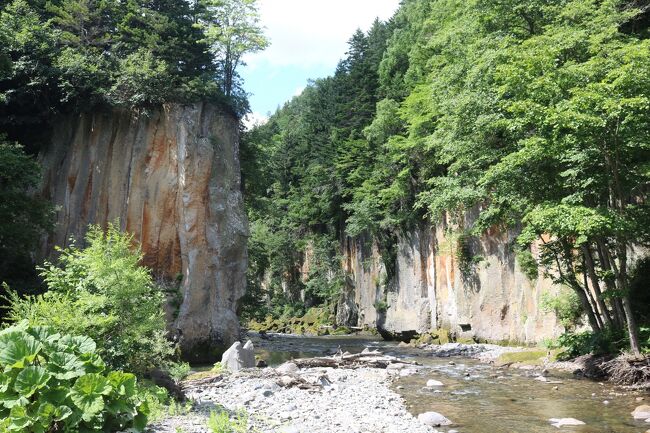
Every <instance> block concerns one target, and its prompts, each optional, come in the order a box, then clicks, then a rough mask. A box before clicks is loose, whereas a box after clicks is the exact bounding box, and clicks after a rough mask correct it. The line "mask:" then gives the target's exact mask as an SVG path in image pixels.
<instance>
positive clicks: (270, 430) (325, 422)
mask: <svg viewBox="0 0 650 433" xmlns="http://www.w3.org/2000/svg"><path fill="white" fill-rule="evenodd" d="M411 369H412V368H411V367H409V368H408V370H411ZM405 373H406V374H408V373H409V371H403V370H401V369H385V370H384V369H373V368H358V369H332V368H307V369H301V370H299V371H297V372H294V373H287V372H283V371H278V370H276V369H273V368H265V369H257V370H245V371H241V372H237V373H232V374H228V375H224V376H223V377H221V378H220V379H219V380H218V381H216V382H214V383H211V384H205V383H204V384H200V385H198V384H197V385H196V386H193V385H192V384H189V386H188V388H187V390H186V391H187V394H188V397H189V398H190V399H192V400H194V401H195V405H194V409H193V410H192V411H191V412H190V413H189V414H187V415H184V416H177V417H172V418H168V419H166V420H164V421H162V422H160V423H157V424H155V425H153V426H152V427H151V430H150V431H151V432H156V433H177V432H181V431H182V432H183V433H203V432H209V429H208V428H207V426H206V422H207V419H208V418H209V416H210V412H211V411H215V410H220V409H225V410H228V411H229V412H231V413H236V412H237V411H240V410H242V409H243V410H245V411H246V412H247V413H248V414H249V431H253V432H259V433H404V432H409V433H435V432H436V430H435V429H434V428H432V427H429V426H427V425H424V424H422V423H421V422H420V421H418V420H417V419H416V418H415V417H413V416H412V415H411V414H410V413H409V412H408V411H407V410H406V407H405V403H404V400H403V399H402V398H401V397H400V396H399V395H398V394H396V393H395V392H393V391H392V390H391V389H390V383H391V382H392V380H393V379H394V378H396V377H399V375H400V374H405ZM291 382H299V383H298V385H299V386H293V385H292V386H286V384H287V383H291Z"/></svg>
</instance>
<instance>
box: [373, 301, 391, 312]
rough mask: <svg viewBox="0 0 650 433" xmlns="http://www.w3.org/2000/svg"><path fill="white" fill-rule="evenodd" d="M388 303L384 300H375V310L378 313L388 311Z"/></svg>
mask: <svg viewBox="0 0 650 433" xmlns="http://www.w3.org/2000/svg"><path fill="white" fill-rule="evenodd" d="M388 308H389V305H388V302H386V301H383V300H381V301H377V302H375V310H377V312H378V313H385V312H386V311H388Z"/></svg>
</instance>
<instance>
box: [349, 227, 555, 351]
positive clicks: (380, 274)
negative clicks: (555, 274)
mask: <svg viewBox="0 0 650 433" xmlns="http://www.w3.org/2000/svg"><path fill="white" fill-rule="evenodd" d="M471 217H472V216H471V215H468V218H471ZM450 227H451V224H450V223H449V221H443V222H442V223H439V224H437V225H430V226H422V227H420V228H418V229H415V230H412V231H411V232H410V233H408V235H405V236H403V237H401V238H400V239H399V241H398V245H397V251H396V254H395V262H394V264H393V266H392V269H394V271H393V272H392V273H393V274H394V275H393V276H392V277H389V276H388V274H387V271H386V266H385V263H384V262H383V260H382V256H381V254H380V250H379V247H378V245H377V244H376V243H375V242H373V241H372V240H370V239H368V238H363V237H360V238H345V239H344V241H343V242H342V249H343V257H344V261H343V267H344V269H345V271H346V274H347V281H346V285H345V289H344V291H343V294H342V295H341V298H340V300H339V302H338V305H337V321H338V322H339V324H342V325H348V326H350V325H352V326H369V327H377V328H378V329H380V331H382V332H383V333H388V334H397V335H398V336H399V334H402V335H405V336H407V335H408V334H412V333H414V332H417V333H421V332H424V331H428V330H433V329H439V328H442V329H447V330H449V331H451V332H452V333H453V334H454V335H455V336H456V337H458V338H467V339H469V338H474V339H478V340H486V341H492V342H497V341H511V342H518V343H536V342H539V341H541V340H542V339H544V338H549V337H555V336H557V335H559V334H560V333H561V332H562V327H561V326H560V325H559V323H558V321H557V319H556V318H555V316H554V314H551V313H546V312H543V311H542V308H540V303H541V297H542V294H543V293H544V292H549V293H550V294H554V293H556V290H557V288H556V287H553V285H552V284H551V281H550V280H549V279H547V278H544V277H542V276H540V277H539V278H537V279H535V280H530V279H529V278H528V277H527V276H526V275H525V273H524V272H523V271H522V269H521V268H520V266H519V264H518V263H517V260H516V259H515V253H514V251H513V249H512V245H513V242H514V239H515V237H516V234H515V232H513V231H505V232H501V231H498V230H491V231H490V232H488V233H486V234H485V235H483V236H481V237H468V238H467V239H466V240H465V242H464V248H466V249H467V252H466V253H469V254H470V255H471V257H468V259H472V258H474V260H473V261H471V260H470V262H469V263H460V260H459V254H458V248H459V242H458V241H459V239H458V237H457V236H456V235H454V234H453V233H454V230H449V228H450Z"/></svg>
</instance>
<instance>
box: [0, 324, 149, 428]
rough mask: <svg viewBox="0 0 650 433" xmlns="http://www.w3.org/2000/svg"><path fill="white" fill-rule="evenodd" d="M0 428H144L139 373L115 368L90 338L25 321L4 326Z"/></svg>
mask: <svg viewBox="0 0 650 433" xmlns="http://www.w3.org/2000/svg"><path fill="white" fill-rule="evenodd" d="M0 353H1V354H2V355H1V356H0V368H1V369H2V371H1V372H0V418H1V420H0V432H3V433H4V432H7V433H9V432H23V433H45V432H50V431H66V432H83V431H105V432H111V431H118V430H124V429H127V428H130V429H132V430H133V431H142V430H143V429H144V426H145V425H146V422H147V414H148V408H147V405H146V404H145V403H144V400H143V399H142V398H141V397H140V395H139V392H138V387H137V381H136V377H135V376H134V375H133V374H130V373H123V372H121V371H110V370H108V369H107V368H106V366H105V364H104V362H103V361H102V359H101V357H100V356H99V355H98V354H97V353H96V351H95V342H94V341H93V340H91V339H90V338H88V337H85V336H84V337H82V336H70V335H66V334H60V333H58V332H55V331H54V330H53V329H52V328H50V327H47V326H36V327H33V326H29V325H28V324H27V322H21V323H19V324H17V325H15V326H12V327H9V328H6V329H4V330H2V331H0Z"/></svg>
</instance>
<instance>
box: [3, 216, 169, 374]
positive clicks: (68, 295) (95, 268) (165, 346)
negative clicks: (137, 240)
mask: <svg viewBox="0 0 650 433" xmlns="http://www.w3.org/2000/svg"><path fill="white" fill-rule="evenodd" d="M86 243H87V245H88V246H87V247H86V248H83V249H80V248H77V247H75V246H72V247H69V248H66V249H64V250H61V251H60V257H59V262H58V264H56V265H55V264H51V263H46V265H45V267H44V268H42V269H41V273H42V276H43V278H44V280H45V282H46V284H47V285H48V288H49V291H48V292H46V293H44V294H42V295H38V296H30V297H27V298H20V297H18V296H17V295H15V294H14V295H12V298H11V306H10V311H9V318H10V319H11V320H13V321H20V320H27V321H28V322H29V323H30V324H31V325H33V326H42V325H49V326H52V327H53V328H54V329H56V330H57V331H58V332H62V333H67V334H75V335H88V336H90V337H91V338H92V339H93V340H95V341H97V342H98V343H99V347H98V353H99V354H100V355H101V356H102V357H103V358H104V359H105V360H106V362H107V364H108V365H109V366H110V367H112V368H123V369H126V370H128V371H133V372H136V373H143V372H146V371H148V370H150V369H151V368H153V367H156V366H160V365H163V364H164V361H165V360H166V359H167V358H169V357H170V355H171V354H172V353H173V348H172V346H171V343H169V342H168V341H167V339H166V325H165V319H164V314H163V311H162V307H163V302H164V296H163V294H162V292H161V291H160V290H159V289H158V287H156V286H155V284H154V283H153V280H152V278H151V275H150V273H149V270H148V269H146V268H145V267H142V266H140V261H141V259H142V254H141V253H140V250H139V249H137V248H134V241H133V237H132V236H131V235H129V234H124V233H121V232H120V230H119V228H118V226H117V225H114V224H109V225H108V228H107V230H106V232H104V231H103V230H102V229H101V228H100V227H98V226H91V227H90V229H89V231H88V233H87V235H86ZM125 317H128V318H129V320H124V318H125Z"/></svg>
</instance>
